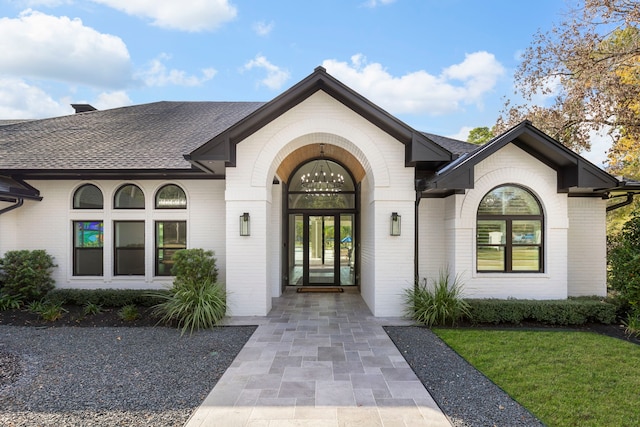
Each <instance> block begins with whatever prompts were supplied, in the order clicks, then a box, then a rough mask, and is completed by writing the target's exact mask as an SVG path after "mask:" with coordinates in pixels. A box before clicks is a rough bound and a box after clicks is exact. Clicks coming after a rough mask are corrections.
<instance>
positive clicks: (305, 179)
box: [289, 159, 355, 193]
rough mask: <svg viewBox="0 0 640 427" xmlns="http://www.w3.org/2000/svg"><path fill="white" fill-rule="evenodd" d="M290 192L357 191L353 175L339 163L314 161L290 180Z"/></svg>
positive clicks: (322, 160) (324, 160)
mask: <svg viewBox="0 0 640 427" xmlns="http://www.w3.org/2000/svg"><path fill="white" fill-rule="evenodd" d="M289 191H304V192H310V193H315V192H321V193H335V192H340V191H355V185H354V183H353V180H352V179H351V175H349V173H348V172H347V171H346V169H345V168H343V167H342V166H340V165H339V164H338V163H336V162H333V161H331V160H327V159H318V160H312V161H310V162H309V163H307V164H305V165H304V166H302V167H300V169H298V170H297V171H296V173H295V174H294V175H293V177H292V178H291V179H290V180H289Z"/></svg>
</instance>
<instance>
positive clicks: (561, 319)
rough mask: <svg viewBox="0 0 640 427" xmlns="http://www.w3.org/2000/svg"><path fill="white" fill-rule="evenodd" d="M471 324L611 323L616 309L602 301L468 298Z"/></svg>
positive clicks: (584, 299) (588, 299)
mask: <svg viewBox="0 0 640 427" xmlns="http://www.w3.org/2000/svg"><path fill="white" fill-rule="evenodd" d="M466 301H467V302H468V303H469V311H470V316H469V320H470V321H471V322H473V323H476V324H480V323H493V324H499V323H511V324H519V323H522V322H537V323H541V324H545V325H584V324H587V323H603V324H611V323H613V322H615V320H616V306H615V305H614V304H611V303H609V302H606V301H603V300H601V299H594V298H588V297H587V298H570V299H567V300H516V299H509V300H499V299H468V300H466Z"/></svg>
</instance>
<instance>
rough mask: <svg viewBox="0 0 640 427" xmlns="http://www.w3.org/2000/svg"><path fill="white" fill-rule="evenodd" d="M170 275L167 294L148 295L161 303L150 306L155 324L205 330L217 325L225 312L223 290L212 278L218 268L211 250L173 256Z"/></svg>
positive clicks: (180, 252)
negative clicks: (173, 276) (172, 277)
mask: <svg viewBox="0 0 640 427" xmlns="http://www.w3.org/2000/svg"><path fill="white" fill-rule="evenodd" d="M172 259H173V261H174V265H173V268H172V270H171V273H172V274H174V275H175V279H174V281H173V286H172V287H171V288H170V289H169V290H168V293H157V292H152V293H150V295H151V296H153V297H155V298H160V299H162V302H161V303H159V304H157V305H155V306H154V310H153V313H154V314H155V315H156V316H158V317H159V318H160V321H159V322H158V323H162V322H164V323H167V324H168V323H171V322H175V323H176V324H177V325H178V327H179V328H182V334H184V333H185V332H186V331H187V330H190V331H191V333H193V331H194V329H196V330H197V329H207V328H211V327H213V326H215V325H217V324H218V323H219V322H220V321H221V320H222V319H223V318H224V316H225V314H226V312H227V295H226V291H225V290H224V288H223V287H222V286H220V285H219V284H218V283H217V282H216V279H217V277H218V269H217V268H216V259H215V258H214V257H213V252H212V251H205V250H204V249H183V250H180V251H178V252H176V253H175V254H174V256H173V258H172Z"/></svg>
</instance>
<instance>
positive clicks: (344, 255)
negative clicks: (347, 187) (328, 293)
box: [288, 213, 356, 286]
mask: <svg viewBox="0 0 640 427" xmlns="http://www.w3.org/2000/svg"><path fill="white" fill-rule="evenodd" d="M354 231H355V222H354V214H352V213H331V214H328V213H319V214H314V213H292V214H289V239H288V240H289V241H288V248H289V254H288V255H289V256H288V261H289V262H288V265H289V280H288V284H289V285H333V286H347V285H355V268H354V267H355V259H356V254H355V241H354Z"/></svg>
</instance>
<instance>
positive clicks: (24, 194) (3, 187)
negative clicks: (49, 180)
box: [0, 175, 42, 203]
mask: <svg viewBox="0 0 640 427" xmlns="http://www.w3.org/2000/svg"><path fill="white" fill-rule="evenodd" d="M24 199H27V200H37V201H40V200H42V197H41V196H40V191H38V190H37V189H36V188H35V187H32V186H31V185H29V184H27V183H26V182H24V181H23V180H22V179H19V178H16V177H13V176H8V175H0V201H3V202H11V203H16V202H18V201H19V200H24Z"/></svg>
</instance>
